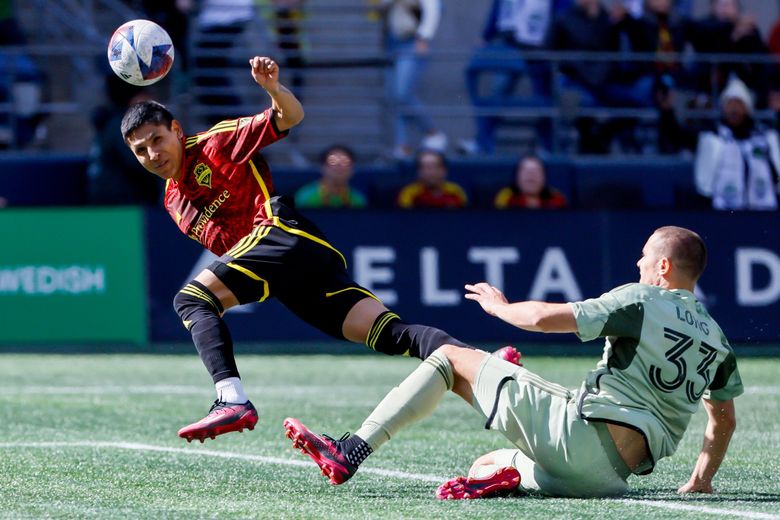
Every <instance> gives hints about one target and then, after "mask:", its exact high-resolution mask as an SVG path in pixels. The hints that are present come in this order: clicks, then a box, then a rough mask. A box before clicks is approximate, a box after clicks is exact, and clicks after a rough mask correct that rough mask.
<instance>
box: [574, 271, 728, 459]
mask: <svg viewBox="0 0 780 520" xmlns="http://www.w3.org/2000/svg"><path fill="white" fill-rule="evenodd" d="M570 305H571V306H572V309H573V310H574V316H575V318H576V320H577V335H578V336H579V337H580V339H581V340H582V341H590V340H592V339H595V338H598V337H604V338H606V342H605V346H604V356H603V358H602V359H601V361H600V362H599V363H598V366H597V367H596V370H593V371H592V372H590V373H589V374H588V377H587V378H586V380H585V382H584V383H583V389H582V391H581V392H580V393H579V399H580V401H579V406H578V409H579V411H580V415H581V416H582V417H583V418H584V419H588V420H600V421H606V422H612V423H616V424H622V425H624V426H629V427H632V428H634V429H638V430H640V431H641V432H642V433H643V434H644V436H645V439H646V440H647V445H648V447H649V449H650V457H651V458H652V460H649V461H646V463H645V464H644V465H642V466H640V468H637V471H636V472H637V473H640V474H643V473H649V472H650V471H652V469H653V466H654V465H655V462H656V461H658V460H659V459H661V458H662V457H666V456H669V455H671V454H672V453H674V451H675V450H676V449H677V444H678V443H679V442H680V439H682V436H683V434H684V433H685V430H686V428H687V427H688V423H689V422H690V419H691V417H692V416H693V414H694V413H695V412H696V410H697V409H698V407H699V400H700V399H701V398H702V397H704V398H705V399H715V400H718V401H728V400H730V399H733V398H734V397H736V396H738V395H740V394H741V393H742V392H743V387H742V380H741V379H740V376H739V371H738V370H737V362H736V358H735V357H734V352H733V351H732V349H731V347H730V346H729V343H728V340H727V339H726V337H725V336H724V335H723V331H722V330H721V329H720V327H719V326H718V324H717V323H716V322H715V320H713V319H712V316H710V315H709V313H708V312H707V311H706V309H705V308H704V306H703V305H702V304H701V303H699V302H698V301H697V300H696V297H695V296H694V295H693V293H691V292H690V291H686V290H682V289H675V290H666V289H662V288H660V287H655V286H652V285H646V284H639V283H632V284H627V285H623V286H621V287H618V288H616V289H613V290H612V291H610V292H608V293H605V294H603V295H601V296H600V297H598V298H592V299H589V300H585V301H582V302H576V303H571V304H570Z"/></svg>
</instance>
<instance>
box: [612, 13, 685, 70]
mask: <svg viewBox="0 0 780 520" xmlns="http://www.w3.org/2000/svg"><path fill="white" fill-rule="evenodd" d="M627 14H628V16H621V18H622V20H621V22H620V27H621V28H622V30H623V31H624V33H625V34H626V35H627V36H628V40H629V42H630V46H631V50H632V51H634V52H648V53H651V52H654V53H656V54H659V55H663V54H669V53H680V52H682V51H683V50H684V49H685V44H686V42H685V26H684V23H683V20H682V19H681V18H680V17H679V16H677V15H676V13H675V11H674V5H673V2H672V0H646V1H645V8H644V10H643V13H642V15H641V16H640V17H635V16H633V15H630V13H627ZM650 68H651V69H652V70H651V72H652V73H654V74H655V76H656V83H658V82H659V81H660V80H661V78H662V77H669V78H670V79H669V80H671V81H673V78H672V77H673V76H675V75H676V74H677V73H678V71H679V69H680V64H679V62H677V61H670V59H669V58H668V57H659V59H658V60H657V61H656V62H655V63H653V64H652V66H651V67H650ZM669 80H667V81H669Z"/></svg>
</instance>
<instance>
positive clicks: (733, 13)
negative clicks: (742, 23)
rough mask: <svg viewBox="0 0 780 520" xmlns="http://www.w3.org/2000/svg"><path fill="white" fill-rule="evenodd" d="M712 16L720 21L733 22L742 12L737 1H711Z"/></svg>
mask: <svg viewBox="0 0 780 520" xmlns="http://www.w3.org/2000/svg"><path fill="white" fill-rule="evenodd" d="M710 8H711V9H712V14H713V15H714V16H715V17H716V18H717V19H718V20H721V21H725V22H734V21H736V20H737V18H739V13H740V11H741V10H742V6H741V5H740V2H739V0H711V1H710Z"/></svg>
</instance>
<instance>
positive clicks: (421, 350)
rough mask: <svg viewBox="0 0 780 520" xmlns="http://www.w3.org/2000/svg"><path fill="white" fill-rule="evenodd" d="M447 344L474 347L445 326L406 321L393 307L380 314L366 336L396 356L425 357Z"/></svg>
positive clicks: (372, 344)
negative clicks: (438, 327) (459, 338)
mask: <svg viewBox="0 0 780 520" xmlns="http://www.w3.org/2000/svg"><path fill="white" fill-rule="evenodd" d="M444 344H450V345H455V346H458V347H465V348H474V347H472V346H470V345H466V344H465V343H463V342H461V341H458V340H457V339H455V338H453V337H452V336H450V335H449V334H447V333H446V332H444V331H443V330H441V329H437V328H435V327H429V326H427V325H410V324H408V323H405V322H403V321H402V320H401V318H399V317H398V315H397V314H395V313H393V312H390V311H386V312H383V313H382V314H380V315H379V316H377V318H376V320H375V321H374V324H373V325H372V326H371V330H370V331H369V333H368V338H367V339H366V345H368V346H369V347H371V348H372V349H374V350H376V351H377V352H382V353H384V354H389V355H394V356H403V355H408V356H412V357H416V358H420V359H423V360H425V359H427V358H428V356H430V355H431V354H433V353H434V351H435V350H436V349H438V348H439V347H441V346H442V345H444Z"/></svg>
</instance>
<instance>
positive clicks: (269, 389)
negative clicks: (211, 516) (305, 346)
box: [0, 384, 780, 395]
mask: <svg viewBox="0 0 780 520" xmlns="http://www.w3.org/2000/svg"><path fill="white" fill-rule="evenodd" d="M247 388H248V389H249V390H250V391H253V392H257V393H263V394H269V393H283V394H285V395H321V393H322V392H326V391H327V392H334V391H337V392H350V391H356V392H364V391H365V386H361V385H332V386H322V385H311V386H308V385H285V384H279V385H248V387H247ZM212 393H213V390H212V388H211V386H210V385H208V384H203V385H83V386H79V385H58V386H54V385H29V386H27V385H16V386H4V385H0V394H4V395H8V394H26V395H35V394H39V395H79V394H80V395H110V394H120V395H121V394H124V395H166V394H167V395H205V394H212ZM745 394H749V395H780V385H778V386H747V387H745Z"/></svg>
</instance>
